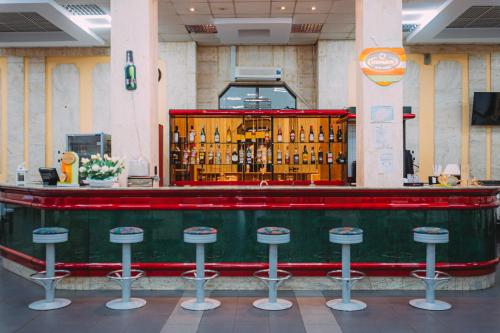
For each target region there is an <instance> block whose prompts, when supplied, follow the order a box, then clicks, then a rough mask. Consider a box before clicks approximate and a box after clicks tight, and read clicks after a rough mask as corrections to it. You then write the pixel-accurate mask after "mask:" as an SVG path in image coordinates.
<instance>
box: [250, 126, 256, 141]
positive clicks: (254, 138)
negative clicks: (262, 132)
mask: <svg viewBox="0 0 500 333" xmlns="http://www.w3.org/2000/svg"><path fill="white" fill-rule="evenodd" d="M251 133H252V142H257V129H256V128H255V122H254V121H252V132H251Z"/></svg>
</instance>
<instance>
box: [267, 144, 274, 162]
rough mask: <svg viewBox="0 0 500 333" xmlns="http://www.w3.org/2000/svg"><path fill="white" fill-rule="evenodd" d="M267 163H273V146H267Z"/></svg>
mask: <svg viewBox="0 0 500 333" xmlns="http://www.w3.org/2000/svg"><path fill="white" fill-rule="evenodd" d="M267 163H273V151H272V149H271V147H268V148H267Z"/></svg>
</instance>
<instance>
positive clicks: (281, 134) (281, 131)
mask: <svg viewBox="0 0 500 333" xmlns="http://www.w3.org/2000/svg"><path fill="white" fill-rule="evenodd" d="M278 142H283V130H282V129H281V126H280V127H278Z"/></svg>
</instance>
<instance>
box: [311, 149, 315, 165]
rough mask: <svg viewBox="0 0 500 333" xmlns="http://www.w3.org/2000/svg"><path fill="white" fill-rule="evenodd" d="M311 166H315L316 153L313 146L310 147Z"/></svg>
mask: <svg viewBox="0 0 500 333" xmlns="http://www.w3.org/2000/svg"><path fill="white" fill-rule="evenodd" d="M311 164H316V153H315V152H314V146H311Z"/></svg>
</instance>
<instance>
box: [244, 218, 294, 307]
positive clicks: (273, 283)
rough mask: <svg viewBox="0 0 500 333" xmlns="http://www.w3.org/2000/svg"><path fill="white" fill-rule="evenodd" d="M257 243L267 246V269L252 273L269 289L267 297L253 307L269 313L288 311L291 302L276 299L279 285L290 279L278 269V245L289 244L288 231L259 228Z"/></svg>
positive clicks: (286, 273) (285, 272) (288, 274)
mask: <svg viewBox="0 0 500 333" xmlns="http://www.w3.org/2000/svg"><path fill="white" fill-rule="evenodd" d="M257 242H259V243H262V244H269V269H263V270H260V271H257V272H255V273H254V276H255V277H256V278H258V279H260V280H261V281H263V282H264V283H265V284H266V285H267V287H268V288H269V296H268V298H262V299H258V300H256V301H254V302H253V306H255V307H256V308H258V309H261V310H271V311H276V310H286V309H289V308H291V307H292V305H293V304H292V302H290V301H287V300H285V299H281V298H277V297H278V287H279V286H280V284H282V283H283V282H285V281H286V280H288V279H290V278H291V277H292V274H291V273H290V272H287V271H284V270H281V269H278V244H285V243H289V242H290V230H289V229H286V228H281V227H264V228H260V229H258V230H257ZM280 275H281V276H280Z"/></svg>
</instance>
